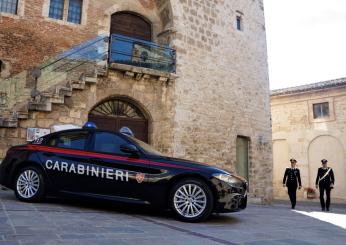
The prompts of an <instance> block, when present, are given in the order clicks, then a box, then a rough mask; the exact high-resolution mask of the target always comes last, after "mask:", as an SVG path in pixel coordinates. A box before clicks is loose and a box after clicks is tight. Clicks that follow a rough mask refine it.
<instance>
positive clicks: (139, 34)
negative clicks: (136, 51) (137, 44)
mask: <svg viewBox="0 0 346 245" xmlns="http://www.w3.org/2000/svg"><path fill="white" fill-rule="evenodd" d="M110 33H111V34H120V35H124V36H128V37H132V38H137V39H141V40H146V41H151V40H152V27H151V23H150V21H148V20H146V19H145V18H144V17H142V16H140V15H139V14H137V13H134V12H129V11H122V12H118V13H115V14H113V15H112V17H111V29H110Z"/></svg>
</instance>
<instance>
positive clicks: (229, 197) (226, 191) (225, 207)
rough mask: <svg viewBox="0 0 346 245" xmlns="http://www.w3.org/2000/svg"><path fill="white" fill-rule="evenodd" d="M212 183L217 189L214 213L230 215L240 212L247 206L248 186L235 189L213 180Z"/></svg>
mask: <svg viewBox="0 0 346 245" xmlns="http://www.w3.org/2000/svg"><path fill="white" fill-rule="evenodd" d="M212 183H213V184H214V186H215V188H216V200H215V203H214V212H216V213H229V212H238V211H241V210H243V209H245V208H246V206H247V185H246V183H244V185H243V186H242V187H239V186H237V187H233V186H230V185H229V184H228V183H226V182H223V181H220V180H218V179H215V178H214V179H213V180H212Z"/></svg>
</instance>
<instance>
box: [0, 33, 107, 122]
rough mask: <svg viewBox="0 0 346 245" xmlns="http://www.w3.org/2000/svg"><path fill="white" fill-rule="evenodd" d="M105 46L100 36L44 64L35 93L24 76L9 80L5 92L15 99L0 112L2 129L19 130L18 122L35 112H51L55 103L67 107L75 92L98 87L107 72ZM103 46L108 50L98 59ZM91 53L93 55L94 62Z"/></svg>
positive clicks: (105, 40)
mask: <svg viewBox="0 0 346 245" xmlns="http://www.w3.org/2000/svg"><path fill="white" fill-rule="evenodd" d="M89 43H91V44H89ZM104 43H107V39H105V38H104V37H98V38H96V39H95V40H90V41H88V42H87V44H83V45H82V46H81V47H82V48H80V47H78V48H79V50H78V49H77V51H75V50H74V49H71V50H68V51H67V52H68V55H65V56H64V57H63V58H61V57H58V58H57V59H56V60H54V61H53V62H51V63H50V64H49V65H43V68H40V70H41V71H40V73H41V76H40V78H38V80H37V81H36V86H37V88H36V90H35V89H34V88H27V87H26V85H25V83H26V82H27V81H24V79H23V75H19V76H18V75H17V77H19V78H20V79H16V78H12V80H11V79H10V80H8V81H7V83H6V85H7V90H6V92H7V93H8V94H9V96H13V97H12V98H11V102H12V101H15V102H14V103H11V104H10V105H9V107H8V108H5V109H2V110H0V128H17V127H18V126H19V121H20V120H26V119H29V118H30V116H31V115H30V114H31V113H32V112H35V111H42V112H51V111H52V105H53V104H65V98H66V97H71V96H72V95H73V92H74V91H75V90H84V89H86V86H87V85H90V84H96V83H97V77H98V76H105V75H106V74H107V69H108V67H107V61H106V60H107V57H106V56H105V54H107V52H108V51H107V50H108V47H107V46H106V47H104V46H103V45H104ZM100 47H102V48H105V51H104V53H101V54H100V57H102V58H100V57H98V56H95V53H96V52H98V51H99V50H100ZM75 49H76V48H75ZM81 50H83V51H81ZM90 54H93V56H92V59H90ZM88 55H89V56H88ZM25 73H28V71H25ZM0 85H1V81H0ZM3 87H4V86H3ZM18 88H19V90H20V92H18V91H17V90H18ZM0 90H1V88H0ZM30 90H31V95H30ZM3 93H4V92H3ZM4 94H5V93H4ZM0 109H1V108H0Z"/></svg>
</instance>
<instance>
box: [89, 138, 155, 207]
mask: <svg viewBox="0 0 346 245" xmlns="http://www.w3.org/2000/svg"><path fill="white" fill-rule="evenodd" d="M91 145H92V149H91V150H92V151H93V153H94V156H93V157H92V158H91V159H90V161H91V162H93V166H95V167H97V168H98V170H99V171H100V172H101V173H102V172H103V173H105V174H104V175H103V176H102V177H101V178H100V177H99V178H94V179H93V180H92V181H93V182H94V186H95V190H94V191H97V192H98V193H99V194H103V195H110V196H117V197H125V198H131V199H133V200H135V199H136V200H142V201H145V200H146V193H145V191H144V190H145V186H146V185H148V182H149V181H150V180H149V179H148V178H147V176H148V174H150V173H152V171H153V170H152V169H151V167H150V162H149V161H148V160H147V159H146V157H145V155H144V154H143V153H142V152H140V151H138V153H137V154H131V153H125V152H123V151H122V150H121V146H124V145H132V146H135V145H134V144H133V143H131V142H129V141H127V140H126V139H125V138H124V137H122V136H121V135H120V134H118V133H112V132H107V131H95V132H94V134H93V140H92V143H91ZM135 147H136V146H135Z"/></svg>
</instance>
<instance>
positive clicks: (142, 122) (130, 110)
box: [88, 96, 152, 142]
mask: <svg viewBox="0 0 346 245" xmlns="http://www.w3.org/2000/svg"><path fill="white" fill-rule="evenodd" d="M88 120H89V121H93V122H95V123H96V125H97V127H98V128H101V129H108V130H112V131H119V129H120V128H121V127H124V126H126V127H129V128H130V129H131V130H132V131H133V132H134V133H135V136H136V137H138V138H139V139H141V140H143V141H145V142H149V139H150V137H149V135H150V133H151V132H150V131H151V125H152V117H151V114H150V113H149V111H148V110H147V109H146V108H145V107H144V106H143V105H142V104H141V103H140V102H138V101H137V100H135V99H133V98H130V97H128V96H110V97H107V98H105V99H103V100H101V101H100V102H98V103H97V104H95V106H93V107H92V109H91V110H90V111H89V114H88Z"/></svg>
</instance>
